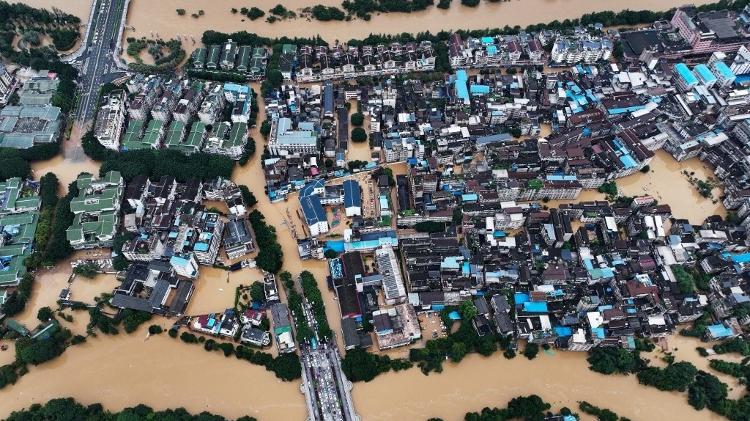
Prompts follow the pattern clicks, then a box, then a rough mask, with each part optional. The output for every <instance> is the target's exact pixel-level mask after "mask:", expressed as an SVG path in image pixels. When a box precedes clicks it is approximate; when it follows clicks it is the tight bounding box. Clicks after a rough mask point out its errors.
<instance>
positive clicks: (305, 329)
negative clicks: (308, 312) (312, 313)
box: [279, 271, 315, 342]
mask: <svg viewBox="0 0 750 421" xmlns="http://www.w3.org/2000/svg"><path fill="white" fill-rule="evenodd" d="M279 279H280V280H281V284H282V285H283V286H284V291H286V301H287V304H289V310H290V311H291V313H292V321H293V322H294V332H295V334H296V335H297V340H298V341H299V342H302V341H310V340H312V339H314V338H315V332H313V330H312V328H311V327H310V325H309V324H308V323H307V318H306V317H305V313H304V311H303V309H302V305H303V304H302V295H301V294H300V293H299V292H297V288H296V287H295V285H294V279H292V274H291V273H289V272H287V271H284V272H281V274H279Z"/></svg>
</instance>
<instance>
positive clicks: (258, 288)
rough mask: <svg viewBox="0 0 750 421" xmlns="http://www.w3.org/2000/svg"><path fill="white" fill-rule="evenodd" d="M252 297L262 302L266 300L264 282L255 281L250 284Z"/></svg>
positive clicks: (257, 301) (254, 300)
mask: <svg viewBox="0 0 750 421" xmlns="http://www.w3.org/2000/svg"><path fill="white" fill-rule="evenodd" d="M250 299H251V300H253V302H256V303H260V304H263V303H265V302H266V292H265V289H264V288H263V283H262V282H259V281H255V282H253V283H252V285H250Z"/></svg>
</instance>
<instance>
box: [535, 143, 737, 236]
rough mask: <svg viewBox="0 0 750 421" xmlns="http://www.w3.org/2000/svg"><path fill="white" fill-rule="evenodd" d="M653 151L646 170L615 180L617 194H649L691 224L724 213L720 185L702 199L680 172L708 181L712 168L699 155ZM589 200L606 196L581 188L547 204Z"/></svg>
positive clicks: (602, 198)
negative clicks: (678, 156)
mask: <svg viewBox="0 0 750 421" xmlns="http://www.w3.org/2000/svg"><path fill="white" fill-rule="evenodd" d="M655 154H656V156H654V159H652V160H651V163H650V164H649V167H650V171H649V172H648V173H646V174H644V173H641V172H636V173H635V174H631V175H629V176H627V177H623V178H619V179H617V180H616V183H617V188H618V189H619V191H620V194H623V195H626V196H643V195H651V196H653V197H654V198H655V199H656V200H657V201H658V202H659V203H662V204H668V205H670V206H671V208H672V215H674V217H675V218H687V219H688V220H689V221H690V222H691V223H693V224H701V223H703V220H704V219H705V218H706V217H707V216H711V215H720V216H722V217H723V216H726V214H727V210H726V208H724V205H723V204H722V203H721V200H719V197H720V196H721V194H722V190H721V188H719V187H717V188H714V189H713V192H712V194H713V198H705V197H703V196H701V195H700V194H699V193H698V189H697V188H696V187H695V186H693V185H692V184H690V181H689V180H688V177H687V176H685V175H684V174H683V173H682V171H683V170H686V171H688V172H694V173H695V174H694V175H693V177H695V178H698V179H701V180H707V179H709V178H711V177H713V176H714V175H713V171H712V170H711V168H709V167H708V166H706V164H705V163H703V162H701V161H700V160H699V159H698V158H693V159H689V160H687V161H683V162H678V161H675V160H674V158H672V156H671V155H670V154H669V153H667V152H665V151H664V150H658V151H656V152H655ZM592 200H606V198H605V195H604V194H602V193H599V192H598V191H596V190H584V191H582V192H581V194H580V195H579V196H578V198H577V199H575V200H550V201H549V202H548V203H546V205H547V206H549V207H557V206H559V205H560V204H563V203H577V202H585V201H592ZM714 201H715V202H716V203H714Z"/></svg>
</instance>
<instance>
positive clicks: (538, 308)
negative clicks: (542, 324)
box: [523, 301, 547, 313]
mask: <svg viewBox="0 0 750 421" xmlns="http://www.w3.org/2000/svg"><path fill="white" fill-rule="evenodd" d="M523 310H524V311H528V312H529V313H546V312H547V303H546V302H544V301H527V302H525V303H523Z"/></svg>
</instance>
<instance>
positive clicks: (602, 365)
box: [587, 347, 640, 374]
mask: <svg viewBox="0 0 750 421" xmlns="http://www.w3.org/2000/svg"><path fill="white" fill-rule="evenodd" d="M587 361H588V363H589V369H590V370H592V371H596V372H597V373H602V374H615V373H619V374H628V373H632V372H634V371H635V370H636V369H637V368H638V367H639V362H640V361H639V358H638V356H637V355H636V354H634V353H632V352H629V351H627V350H625V349H622V348H615V347H596V348H594V349H592V350H591V351H589V356H588V359H587Z"/></svg>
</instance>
